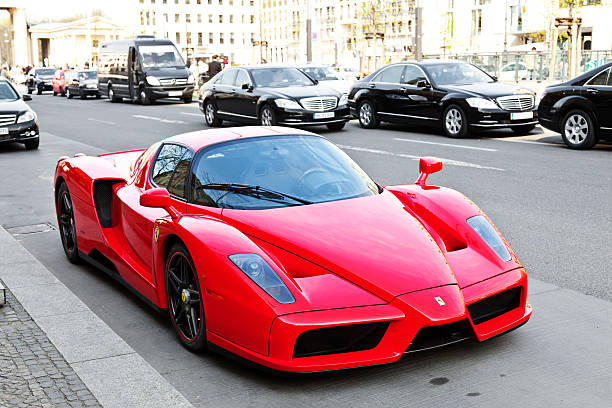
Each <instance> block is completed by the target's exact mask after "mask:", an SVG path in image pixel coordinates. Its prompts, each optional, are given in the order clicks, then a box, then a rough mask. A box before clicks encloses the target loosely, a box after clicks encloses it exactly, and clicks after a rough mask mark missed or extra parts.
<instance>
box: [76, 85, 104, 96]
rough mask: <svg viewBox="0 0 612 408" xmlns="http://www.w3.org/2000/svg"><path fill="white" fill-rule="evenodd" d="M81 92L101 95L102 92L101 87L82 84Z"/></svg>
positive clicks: (84, 94)
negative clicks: (89, 86)
mask: <svg viewBox="0 0 612 408" xmlns="http://www.w3.org/2000/svg"><path fill="white" fill-rule="evenodd" d="M79 94H80V95H83V96H89V95H99V94H100V89H98V87H95V88H88V87H86V86H81V87H79Z"/></svg>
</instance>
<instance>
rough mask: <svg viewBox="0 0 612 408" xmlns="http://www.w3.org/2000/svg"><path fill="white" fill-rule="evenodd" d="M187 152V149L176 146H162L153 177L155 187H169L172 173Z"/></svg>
mask: <svg viewBox="0 0 612 408" xmlns="http://www.w3.org/2000/svg"><path fill="white" fill-rule="evenodd" d="M186 150H187V148H186V147H184V146H179V145H175V144H165V145H163V146H162V148H161V150H160V151H159V154H158V155H157V159H156V160H155V165H154V166H153V175H152V177H151V178H152V180H153V183H155V185H157V186H158V187H168V184H169V183H170V178H171V177H172V173H173V172H174V169H175V168H176V166H177V165H178V164H179V161H180V160H181V157H183V154H184V153H185V151H186Z"/></svg>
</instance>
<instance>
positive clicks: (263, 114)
mask: <svg viewBox="0 0 612 408" xmlns="http://www.w3.org/2000/svg"><path fill="white" fill-rule="evenodd" d="M259 123H261V125H262V126H274V125H276V114H275V113H274V109H272V107H271V106H269V105H265V106H264V107H263V108H261V111H260V112H259Z"/></svg>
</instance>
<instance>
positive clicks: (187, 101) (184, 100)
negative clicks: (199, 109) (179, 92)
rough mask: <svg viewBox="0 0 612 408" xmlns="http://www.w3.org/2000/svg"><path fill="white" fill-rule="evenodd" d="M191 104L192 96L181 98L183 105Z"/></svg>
mask: <svg viewBox="0 0 612 408" xmlns="http://www.w3.org/2000/svg"><path fill="white" fill-rule="evenodd" d="M191 102H193V96H189V97H185V98H183V103H191Z"/></svg>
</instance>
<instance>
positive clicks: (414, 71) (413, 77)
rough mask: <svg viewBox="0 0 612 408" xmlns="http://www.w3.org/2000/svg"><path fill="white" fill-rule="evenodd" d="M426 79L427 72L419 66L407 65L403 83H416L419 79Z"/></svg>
mask: <svg viewBox="0 0 612 408" xmlns="http://www.w3.org/2000/svg"><path fill="white" fill-rule="evenodd" d="M426 79H427V78H425V74H423V71H421V70H420V69H419V68H417V67H415V66H414V65H406V70H405V71H404V79H403V80H402V84H408V85H416V84H417V83H418V82H419V81H425V80H426Z"/></svg>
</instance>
